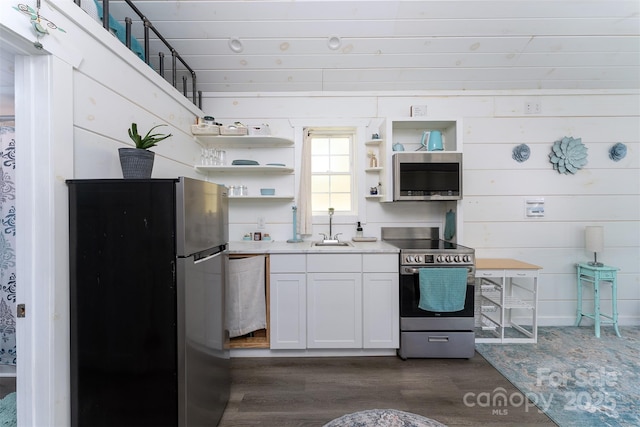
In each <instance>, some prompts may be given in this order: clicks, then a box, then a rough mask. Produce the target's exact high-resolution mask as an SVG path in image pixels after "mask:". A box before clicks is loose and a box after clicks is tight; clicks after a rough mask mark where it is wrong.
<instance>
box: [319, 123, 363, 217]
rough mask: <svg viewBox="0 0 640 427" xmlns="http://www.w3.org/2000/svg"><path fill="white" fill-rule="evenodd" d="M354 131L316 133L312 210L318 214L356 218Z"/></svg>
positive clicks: (327, 130) (329, 130)
mask: <svg viewBox="0 0 640 427" xmlns="http://www.w3.org/2000/svg"><path fill="white" fill-rule="evenodd" d="M354 139H355V129H342V130H340V129H329V128H324V129H313V130H311V131H310V142H311V206H312V211H313V212H314V213H317V214H326V212H327V211H328V210H329V208H334V209H335V212H336V214H343V215H344V214H353V213H354V211H355V202H354V198H353V195H354V194H355V193H356V192H355V191H354V188H355V179H354V173H353V171H354V166H353V163H354V162H353V157H354V156H353V141H354Z"/></svg>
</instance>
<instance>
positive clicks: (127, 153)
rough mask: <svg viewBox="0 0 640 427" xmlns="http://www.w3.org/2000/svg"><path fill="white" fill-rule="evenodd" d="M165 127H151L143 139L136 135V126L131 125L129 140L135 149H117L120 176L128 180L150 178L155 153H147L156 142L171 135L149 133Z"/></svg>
mask: <svg viewBox="0 0 640 427" xmlns="http://www.w3.org/2000/svg"><path fill="white" fill-rule="evenodd" d="M160 126H167V125H157V126H154V127H152V128H151V129H150V130H149V132H147V134H146V135H145V136H144V137H143V136H141V135H140V134H138V125H137V124H136V123H131V127H130V128H129V129H128V132H129V138H131V139H132V140H133V142H134V143H135V145H136V148H119V149H118V154H119V155H120V166H122V176H123V177H124V178H128V179H148V178H151V171H152V170H153V160H154V158H155V153H154V152H153V151H149V148H151V147H154V146H155V145H156V144H157V143H158V142H160V141H162V140H163V139H167V138H169V137H170V136H171V134H168V135H164V134H160V133H153V134H152V133H151V132H153V130H154V129H155V128H158V127H160Z"/></svg>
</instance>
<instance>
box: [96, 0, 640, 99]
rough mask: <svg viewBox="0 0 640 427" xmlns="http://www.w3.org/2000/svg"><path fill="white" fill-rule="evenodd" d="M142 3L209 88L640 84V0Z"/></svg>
mask: <svg viewBox="0 0 640 427" xmlns="http://www.w3.org/2000/svg"><path fill="white" fill-rule="evenodd" d="M85 1H86V0H85ZM112 1H114V3H113V4H112V14H113V15H114V16H115V17H116V18H117V19H122V18H123V17H124V11H123V7H126V6H124V5H123V3H120V4H118V2H117V1H116V0H112ZM136 4H137V5H138V8H139V9H140V10H141V11H142V12H143V13H145V14H146V15H147V16H148V17H149V19H150V20H151V21H152V22H153V24H154V25H155V27H156V28H158V29H159V30H160V32H161V33H162V34H163V35H164V36H165V38H166V39H167V40H168V41H169V42H170V43H171V44H172V45H173V46H174V47H175V48H176V50H177V51H178V52H179V53H180V55H181V56H182V57H183V58H184V59H185V60H186V62H187V63H188V64H189V65H190V66H191V67H192V68H193V69H194V70H195V71H196V73H197V80H198V90H201V91H203V92H281V91H413V90H512V89H638V88H640V2H638V1H637V0H630V1H626V0H587V1H584V0H427V1H389V0H382V1H362V0H350V1H332V0H329V1H327V0H324V1H318V0H297V1H273V0H249V1H210V0H193V1H186V0H183V1H166V0H137V1H136ZM134 35H137V36H141V32H140V31H139V30H134ZM158 45H159V43H153V42H152V45H151V49H150V51H151V52H155V51H157V49H158ZM167 55H168V53H167ZM165 61H166V62H167V61H168V60H165ZM153 62H155V63H157V58H156V56H155V55H154V56H153V60H152V63H153ZM168 63H169V64H170V61H168ZM166 66H167V67H168V66H169V65H166Z"/></svg>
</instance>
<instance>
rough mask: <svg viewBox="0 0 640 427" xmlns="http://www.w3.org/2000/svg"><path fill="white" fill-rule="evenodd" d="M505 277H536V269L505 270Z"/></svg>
mask: <svg viewBox="0 0 640 427" xmlns="http://www.w3.org/2000/svg"><path fill="white" fill-rule="evenodd" d="M505 275H506V276H507V277H538V270H506V271H505Z"/></svg>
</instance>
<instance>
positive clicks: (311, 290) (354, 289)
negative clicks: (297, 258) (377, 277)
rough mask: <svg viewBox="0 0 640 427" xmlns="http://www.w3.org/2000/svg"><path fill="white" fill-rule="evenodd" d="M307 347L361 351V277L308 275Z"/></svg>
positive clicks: (359, 275) (349, 274)
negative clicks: (358, 349) (356, 349)
mask: <svg viewBox="0 0 640 427" xmlns="http://www.w3.org/2000/svg"><path fill="white" fill-rule="evenodd" d="M307 348H362V274H361V273H308V274H307Z"/></svg>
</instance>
